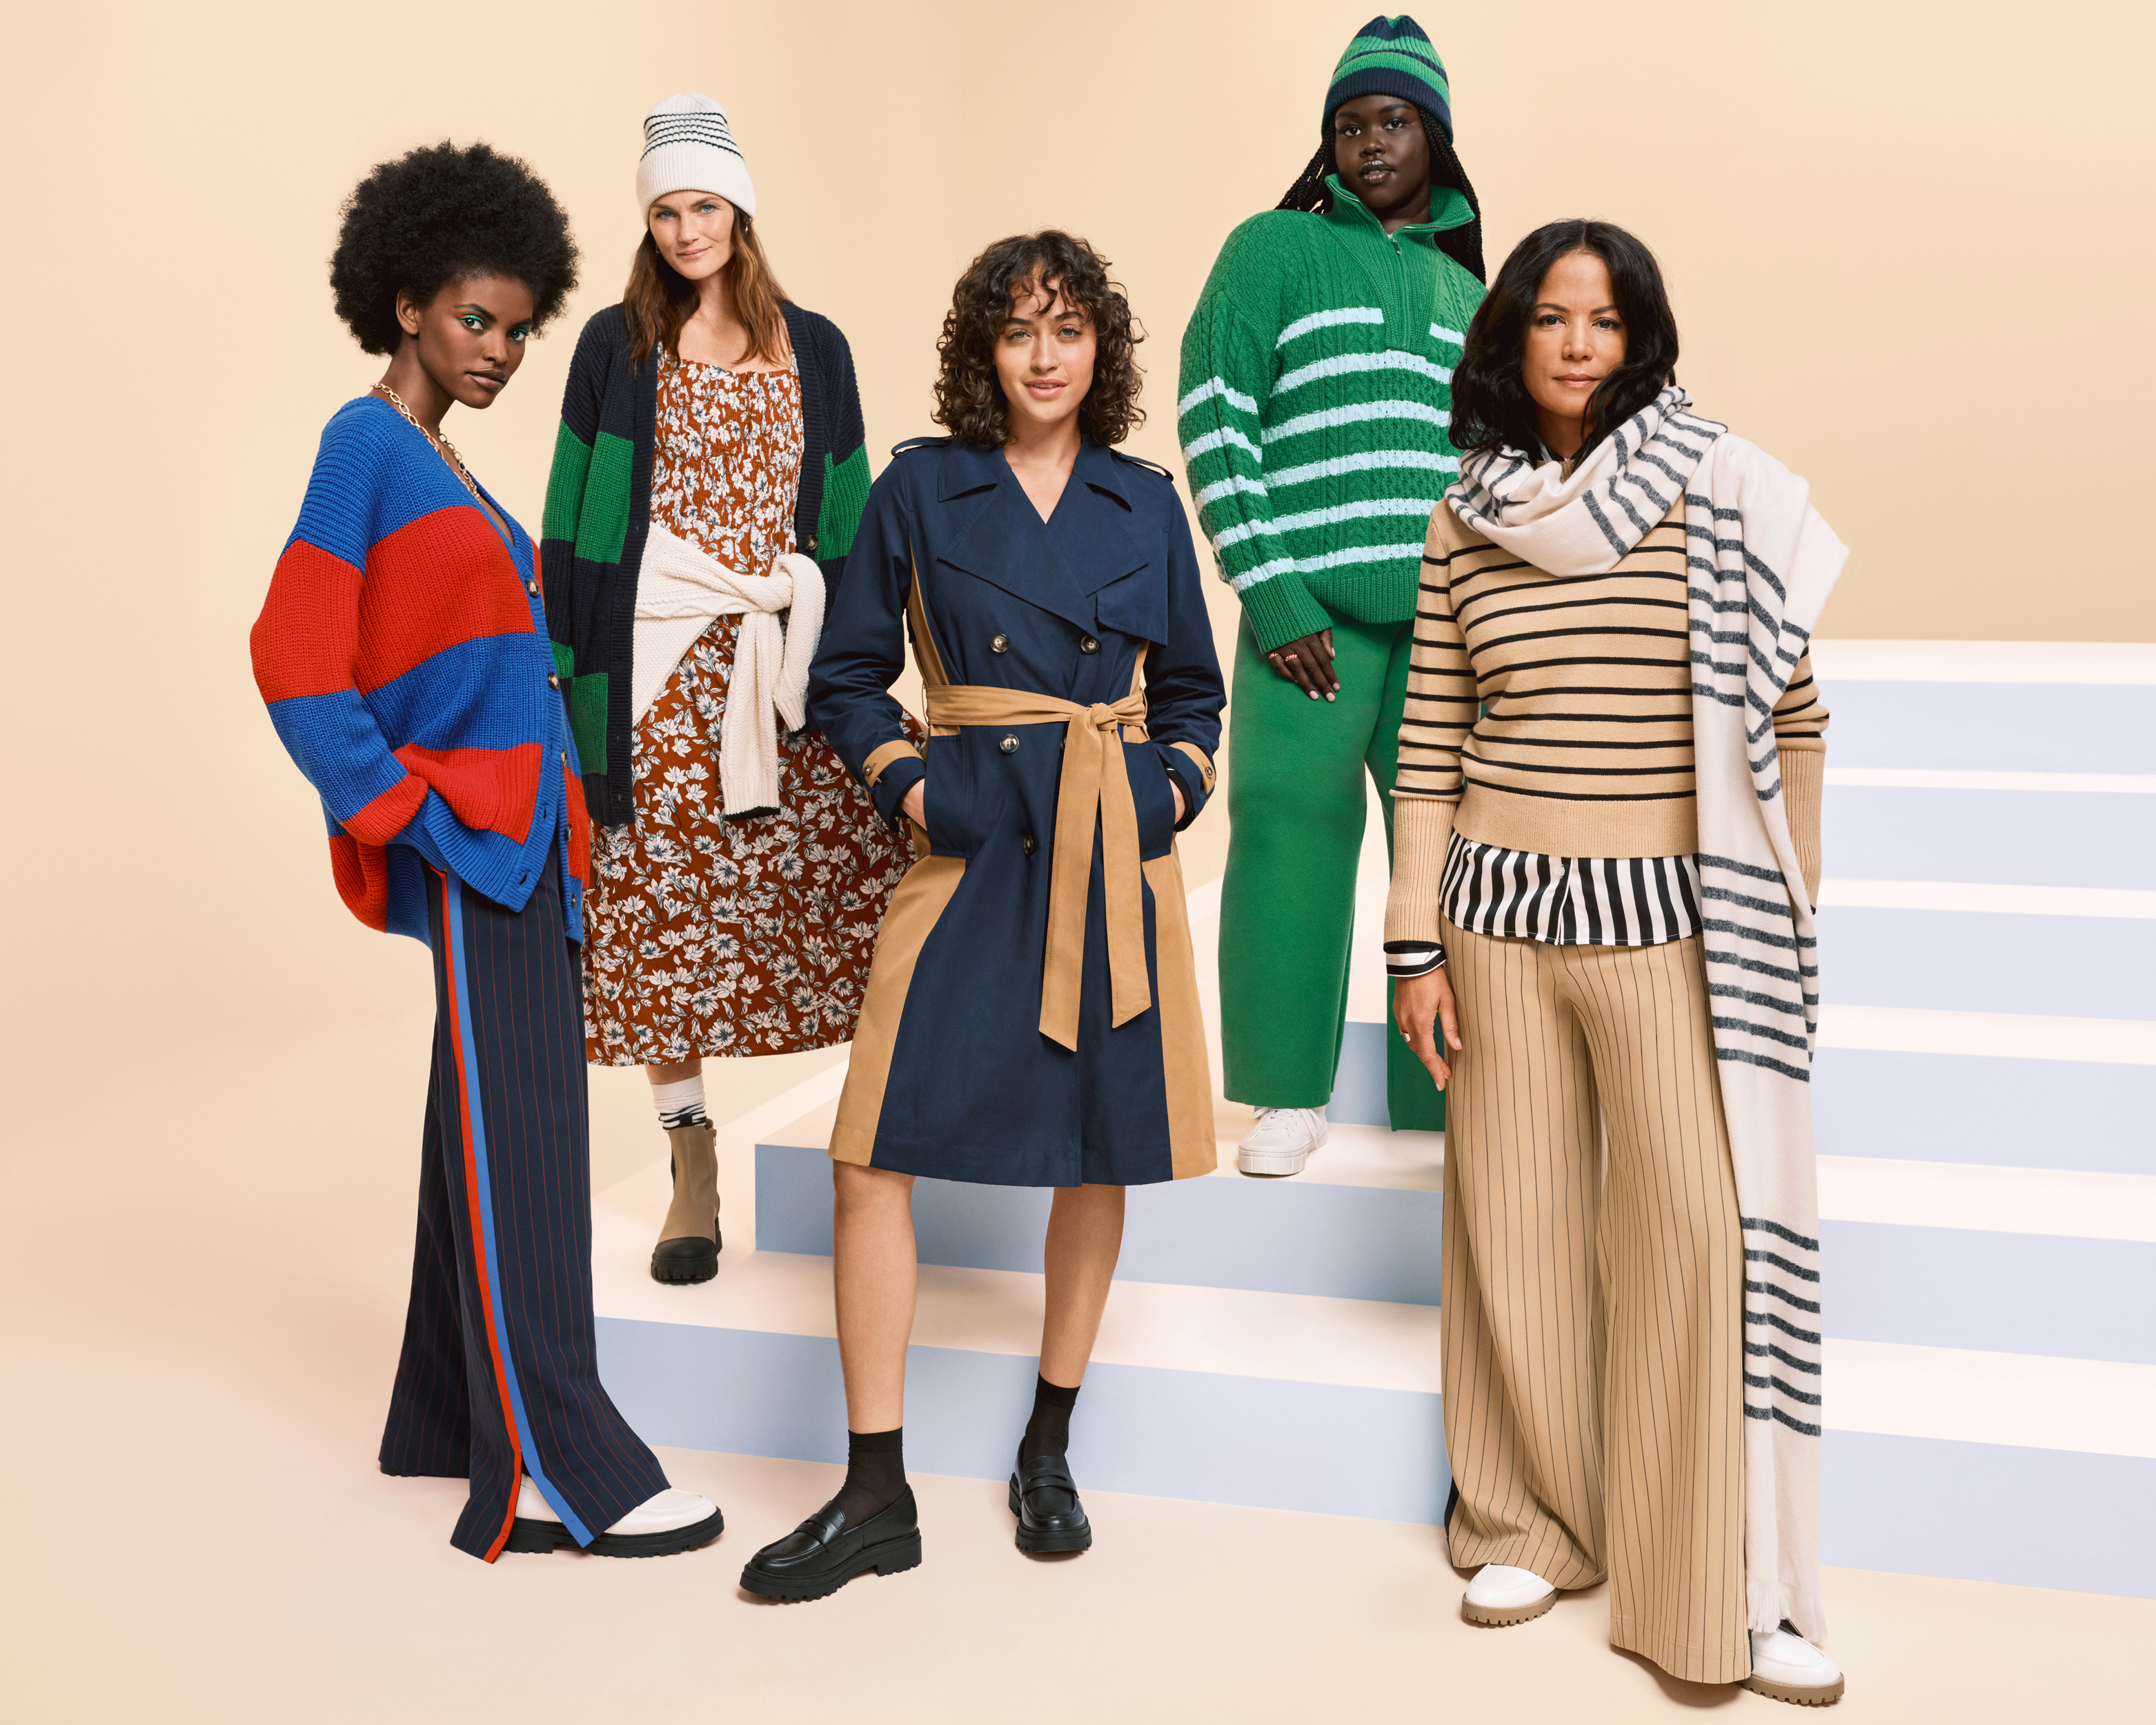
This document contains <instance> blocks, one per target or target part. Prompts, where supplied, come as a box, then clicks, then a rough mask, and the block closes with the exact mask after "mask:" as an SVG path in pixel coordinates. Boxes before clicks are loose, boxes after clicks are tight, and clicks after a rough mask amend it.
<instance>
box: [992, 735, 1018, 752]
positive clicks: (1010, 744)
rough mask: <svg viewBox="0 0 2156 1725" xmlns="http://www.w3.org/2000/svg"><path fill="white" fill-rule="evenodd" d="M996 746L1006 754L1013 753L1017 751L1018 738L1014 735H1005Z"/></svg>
mask: <svg viewBox="0 0 2156 1725" xmlns="http://www.w3.org/2000/svg"><path fill="white" fill-rule="evenodd" d="M996 747H998V748H999V749H1001V750H1002V751H1003V752H1004V753H1005V754H1007V755H1014V754H1016V753H1017V752H1018V739H1017V738H1016V737H1004V740H1003V741H1002V742H999V743H998V744H997V745H996Z"/></svg>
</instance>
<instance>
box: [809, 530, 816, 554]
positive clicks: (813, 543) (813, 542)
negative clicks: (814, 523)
mask: <svg viewBox="0 0 2156 1725" xmlns="http://www.w3.org/2000/svg"><path fill="white" fill-rule="evenodd" d="M808 555H809V556H810V557H814V556H815V555H816V536H815V535H814V533H811V534H810V535H809V536H808Z"/></svg>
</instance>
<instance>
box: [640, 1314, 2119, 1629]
mask: <svg viewBox="0 0 2156 1725" xmlns="http://www.w3.org/2000/svg"><path fill="white" fill-rule="evenodd" d="M598 1346H599V1365H600V1371H601V1373H602V1375H603V1377H604V1378H605V1380H606V1385H607V1388H608V1390H609V1391H610V1392H612V1394H613V1399H614V1400H615V1402H616V1404H618V1405H619V1407H620V1409H621V1410H622V1412H623V1413H624V1414H625V1415H627V1416H628V1419H629V1423H630V1424H631V1425H634V1427H635V1428H636V1430H637V1432H638V1434H639V1435H640V1436H642V1437H643V1438H644V1440H646V1441H648V1442H650V1443H654V1444H662V1445H670V1446H677V1447H680V1448H684V1449H696V1450H716V1451H720V1452H721V1453H726V1454H732V1455H777V1456H783V1457H787V1458H788V1459H791V1460H795V1461H824V1462H832V1463H836V1462H839V1461H843V1460H844V1456H845V1429H846V1420H845V1399H844V1393H843V1390H842V1388H841V1385H840V1383H839V1361H838V1345H837V1343H834V1342H833V1341H831V1340H830V1339H829V1338H828V1337H818V1336H783V1335H770V1334H766V1333H763V1332H757V1331H747V1330H721V1329H710V1328H706V1327H702V1326H699V1325H691V1324H665V1323H647V1322H639V1321H637V1320H634V1319H629V1318H609V1317H603V1318H601V1319H600V1320H599V1321H598ZM1034 1369H1035V1363H1034V1361H1033V1360H1032V1359H1031V1358H1028V1357H1024V1356H1020V1355H1012V1354H987V1353H963V1352H959V1351H957V1350H953V1349H946V1348H913V1349H911V1351H910V1353H909V1354H908V1357H907V1373H906V1379H907V1381H906V1465H907V1466H908V1467H909V1468H911V1469H912V1470H913V1471H916V1472H920V1473H924V1474H947V1475H956V1476H959V1477H962V1478H975V1479H1002V1478H1004V1477H1005V1476H1007V1475H1008V1473H1009V1469H1010V1464H1011V1458H1012V1452H1013V1451H1014V1450H1015V1449H1016V1448H1017V1440H1018V1435H1019V1431H1020V1430H1022V1429H1023V1427H1024V1422H1025V1416H1026V1411H1027V1409H1028V1408H1029V1405H1030V1403H1031V1398H1032V1392H1033V1378H1034ZM1822 1450H1823V1453H1822V1455H1821V1461H1820V1473H1821V1481H1820V1483H1821V1491H1820V1555H1821V1557H1822V1558H1824V1560H1825V1562H1827V1563H1832V1564H1838V1565H1845V1566H1847V1567H1850V1568H1862V1569H1883V1570H1890V1571H1900V1572H1902V1573H1905V1574H1921V1575H1941V1576H1947V1577H1951V1578H1957V1579H1966V1580H1973V1581H2001V1582H2010V1583H2016V1584H2021V1585H2025V1586H2036V1587H2055V1588H2066V1589H2075V1590H2078V1591H2082V1592H2089V1593H2114V1594H2133V1595H2138V1596H2140V1597H2143V1598H2149V1597H2156V1461H2143V1460H2138V1459H2135V1458H2133V1457H2125V1456H2113V1455H2082V1454H2079V1453H2076V1452H2072V1451H2065V1450H2025V1449H2016V1448H2013V1447H2010V1446H2008V1445H1998V1444H1966V1443H1955V1442H1951V1441H1948V1440H1942V1439H1937V1438H1902V1437H1884V1436H1879V1435H1873V1434H1871V1433H1865V1432H1849V1431H1836V1430H1832V1429H1830V1430H1828V1432H1827V1433H1826V1436H1825V1442H1824V1444H1823V1445H1822ZM1071 1461H1072V1465H1073V1467H1074V1470H1075V1472H1076V1474H1077V1476H1078V1479H1079V1481H1080V1484H1081V1487H1086V1486H1091V1487H1093V1488H1095V1489H1096V1490H1100V1491H1128V1492H1133V1493H1137V1494H1139V1495H1142V1496H1146V1497H1168V1498H1181V1499H1185V1500H1194V1501H1198V1502H1214V1503H1237V1504H1247V1505H1250V1506H1251V1507H1257V1508H1265V1509H1289V1510H1303V1511H1309V1512H1317V1513H1320V1514H1328V1515H1345V1516H1356V1517H1364V1518H1368V1519H1376V1520H1385V1521H1399V1522H1423V1523H1426V1524H1434V1523H1435V1522H1437V1521H1438V1520H1439V1518H1440V1517H1441V1516H1442V1515H1443V1514H1444V1511H1445V1493H1446V1489H1447V1486H1448V1483H1449V1480H1448V1476H1447V1473H1446V1471H1445V1444H1444V1435H1443V1428H1442V1423H1441V1408H1440V1402H1439V1399H1438V1398H1437V1397H1436V1396H1435V1395H1429V1394H1414V1393H1411V1392H1407V1391H1400V1390H1373V1389H1345V1388H1342V1387H1340V1386H1337V1385H1332V1384H1301V1383H1296V1382H1292V1381H1288V1380H1282V1379H1271V1378H1240V1377H1229V1376H1225V1375H1221V1374H1215V1373H1204V1372H1176V1371H1167V1370H1162V1369H1159V1368H1150V1367H1142V1366H1115V1365H1108V1364H1096V1365H1095V1366H1094V1367H1093V1368H1091V1370H1089V1371H1088V1372H1087V1373H1086V1392H1085V1395H1084V1397H1083V1398H1082V1399H1081V1401H1080V1403H1079V1406H1078V1412H1077V1414H1076V1416H1075V1419H1074V1420H1073V1422H1072V1437H1071ZM814 1507H815V1506H814V1504H811V1503H805V1502H804V1503H803V1505H802V1506H801V1512H802V1513H803V1514H806V1513H807V1512H808V1511H810V1510H811V1509H814ZM1095 1521H1096V1525H1097V1528H1098V1534H1099V1538H1101V1539H1102V1540H1103V1541H1106V1540H1111V1539H1112V1538H1115V1537H1116V1535H1115V1523H1114V1521H1113V1518H1112V1517H1111V1516H1102V1515H1101V1514H1099V1513H1098V1512H1096V1516H1095ZM738 1531H739V1533H740V1534H741V1535H742V1536H745V1537H746V1538H747V1540H748V1543H750V1544H751V1545H754V1544H756V1543H761V1542H762V1541H763V1540H765V1539H767V1538H771V1539H775V1538H778V1536H779V1535H781V1534H783V1532H786V1531H787V1530H786V1528H785V1527H767V1528H765V1527H742V1528H741V1529H739V1530H738ZM929 1538H930V1539H931V1540H933V1539H934V1538H935V1533H934V1530H933V1529H932V1528H931V1529H930V1530H929ZM1443 1562H1444V1555H1443V1547H1442V1546H1441V1544H1440V1543H1438V1542H1437V1541H1436V1540H1435V1538H1433V1540H1432V1543H1431V1549H1430V1563H1431V1580H1432V1584H1433V1586H1435V1585H1438V1584H1440V1582H1441V1581H1442V1580H1443V1570H1442V1567H1441V1566H1442V1564H1443Z"/></svg>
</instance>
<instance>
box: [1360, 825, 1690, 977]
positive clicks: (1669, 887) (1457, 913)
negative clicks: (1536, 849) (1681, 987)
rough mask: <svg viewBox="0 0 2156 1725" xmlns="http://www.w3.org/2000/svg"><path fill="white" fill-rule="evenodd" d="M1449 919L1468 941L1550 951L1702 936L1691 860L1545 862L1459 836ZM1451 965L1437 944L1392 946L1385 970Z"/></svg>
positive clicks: (1446, 896) (1419, 971)
mask: <svg viewBox="0 0 2156 1725" xmlns="http://www.w3.org/2000/svg"><path fill="white" fill-rule="evenodd" d="M1439 892H1440V906H1441V907H1442V908H1443V911H1444V913H1445V918H1446V920H1447V921H1448V922H1450V923H1451V924H1452V926H1453V927H1455V928H1464V929H1466V930H1467V931H1468V932H1470V933H1471V934H1494V935H1501V936H1505V937H1508V938H1510V939H1513V940H1530V941H1541V942H1543V943H1544V944H1545V945H1547V946H1553V947H1658V946H1661V944H1663V942H1666V941H1681V940H1682V939H1684V938H1685V937H1686V936H1687V935H1692V934H1697V933H1698V932H1699V920H1700V918H1699V865H1698V864H1697V861H1696V860H1695V859H1693V858H1692V857H1691V856H1614V857H1613V856H1538V855H1535V854H1534V853H1533V852H1532V851H1527V850H1504V849H1503V848H1501V846H1499V845H1478V844H1477V843H1476V842H1475V841H1474V840H1473V839H1463V838H1462V837H1460V834H1457V833H1455V834H1453V835H1452V844H1451V845H1450V848H1449V849H1448V850H1446V851H1445V879H1444V881H1443V884H1442V885H1441V886H1440V889H1439ZM1442 963H1445V948H1444V947H1443V946H1442V945H1440V944H1439V943H1436V942H1421V941H1388V942H1385V969H1386V972H1387V973H1389V975H1392V976H1394V977H1410V976H1422V975H1424V974H1425V973H1428V972H1430V971H1433V970H1435V969H1436V968H1438V967H1439V966H1440V965H1441V964H1442Z"/></svg>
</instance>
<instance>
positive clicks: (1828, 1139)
mask: <svg viewBox="0 0 2156 1725" xmlns="http://www.w3.org/2000/svg"><path fill="white" fill-rule="evenodd" d="M1812 1109H1813V1113H1812V1124H1813V1132H1814V1136H1815V1139H1816V1142H1818V1145H1819V1150H1820V1154H1821V1155H1822V1156H1880V1157H1886V1158H1890V1159H1892V1160H1896V1161H1902V1162H1967V1163H1977V1164H1979V1165H1980V1166H1983V1167H1986V1168H2064V1169H2082V1170H2087V1171H2088V1172H2091V1173H2112V1174H2156V1066H2114V1065H2098V1064H2096V1063H2094V1062H2084V1061H2079V1060H1987V1059H1984V1058H1983V1057H1981V1056H1979V1055H1918V1054H1895V1053H1886V1052H1883V1051H1881V1050H1872V1049H1856V1048H1825V1049H1821V1050H1820V1054H1819V1064H1818V1065H1817V1066H1815V1068H1814V1069H1813V1079H1812Z"/></svg>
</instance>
